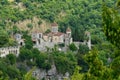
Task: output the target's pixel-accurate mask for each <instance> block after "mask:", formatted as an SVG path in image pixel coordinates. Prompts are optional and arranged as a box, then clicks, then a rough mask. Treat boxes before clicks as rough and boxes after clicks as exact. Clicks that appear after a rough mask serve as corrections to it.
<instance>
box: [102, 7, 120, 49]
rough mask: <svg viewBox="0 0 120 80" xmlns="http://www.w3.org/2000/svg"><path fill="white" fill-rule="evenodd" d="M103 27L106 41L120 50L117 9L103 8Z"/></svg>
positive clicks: (119, 20) (119, 21) (119, 19)
mask: <svg viewBox="0 0 120 80" xmlns="http://www.w3.org/2000/svg"><path fill="white" fill-rule="evenodd" d="M102 17H103V26H104V32H105V35H106V36H107V39H108V40H109V41H110V42H111V43H113V44H114V45H116V46H117V47H118V48H120V44H119V43H120V40H119V39H120V27H119V26H120V24H119V23H120V18H119V17H120V15H119V9H114V8H108V7H107V6H105V5H104V6H103V14H102Z"/></svg>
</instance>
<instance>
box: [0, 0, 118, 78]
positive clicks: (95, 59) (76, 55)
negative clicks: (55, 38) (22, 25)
mask: <svg viewBox="0 0 120 80" xmlns="http://www.w3.org/2000/svg"><path fill="white" fill-rule="evenodd" d="M119 7H120V2H119V0H118V1H116V0H13V1H9V0H0V47H6V46H15V45H17V43H16V42H15V40H13V39H12V37H11V35H12V34H15V33H19V32H22V33H23V37H24V39H25V44H26V45H25V46H24V47H21V49H20V55H19V57H16V56H15V55H13V54H9V55H7V56H6V57H5V58H0V80H36V79H35V78H34V77H32V76H31V72H32V69H34V67H38V68H40V69H44V70H46V72H47V71H48V70H49V69H50V68H51V65H52V64H53V63H54V64H55V66H56V68H57V71H58V73H61V74H65V72H69V73H70V75H71V80H120V70H119V69H120V55H119V50H120V28H119V26H120V24H119V23H120V20H119V17H120V15H119ZM34 17H37V18H38V19H39V21H38V25H40V24H42V23H43V21H46V24H47V23H53V22H57V23H58V25H59V31H61V32H65V31H66V28H67V27H70V28H71V29H72V37H73V40H74V41H81V42H83V41H84V39H85V35H84V32H85V31H89V32H90V33H91V42H92V45H93V46H92V50H89V49H88V47H87V46H85V45H79V49H78V48H77V47H76V46H75V45H74V44H70V45H69V51H67V52H60V51H58V50H57V47H54V48H53V49H52V50H51V51H50V50H49V49H48V51H47V52H41V51H39V50H38V49H36V48H33V43H32V41H31V37H30V36H29V35H27V34H28V33H29V31H24V30H23V31H22V30H20V29H19V27H18V26H16V25H15V24H16V23H18V22H19V21H21V22H22V21H25V20H33V18H34ZM26 26H27V27H28V28H32V27H34V26H35V25H33V23H30V24H28V25H26ZM10 34H11V35H10ZM31 59H32V61H31ZM3 66H4V67H3ZM28 68H29V69H28ZM30 69H31V70H30ZM29 70H30V71H29ZM43 80H44V79H43Z"/></svg>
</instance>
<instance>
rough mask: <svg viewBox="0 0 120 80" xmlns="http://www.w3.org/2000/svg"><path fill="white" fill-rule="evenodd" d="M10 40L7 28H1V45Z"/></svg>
mask: <svg viewBox="0 0 120 80" xmlns="http://www.w3.org/2000/svg"><path fill="white" fill-rule="evenodd" d="M8 41H9V37H8V34H7V32H6V31H5V30H3V29H1V28H0V47H3V46H5V45H6V44H7V43H8Z"/></svg>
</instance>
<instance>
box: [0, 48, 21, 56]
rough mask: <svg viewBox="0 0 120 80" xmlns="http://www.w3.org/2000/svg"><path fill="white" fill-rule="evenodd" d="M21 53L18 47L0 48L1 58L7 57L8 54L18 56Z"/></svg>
mask: <svg viewBox="0 0 120 80" xmlns="http://www.w3.org/2000/svg"><path fill="white" fill-rule="evenodd" d="M19 52H20V47H18V46H15V47H4V48H0V57H6V55H8V54H14V55H16V56H18V55H19Z"/></svg>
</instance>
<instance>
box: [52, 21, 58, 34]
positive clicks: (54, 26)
mask: <svg viewBox="0 0 120 80" xmlns="http://www.w3.org/2000/svg"><path fill="white" fill-rule="evenodd" d="M51 27H52V30H51V32H54V33H57V32H58V24H57V23H52V24H51Z"/></svg>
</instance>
